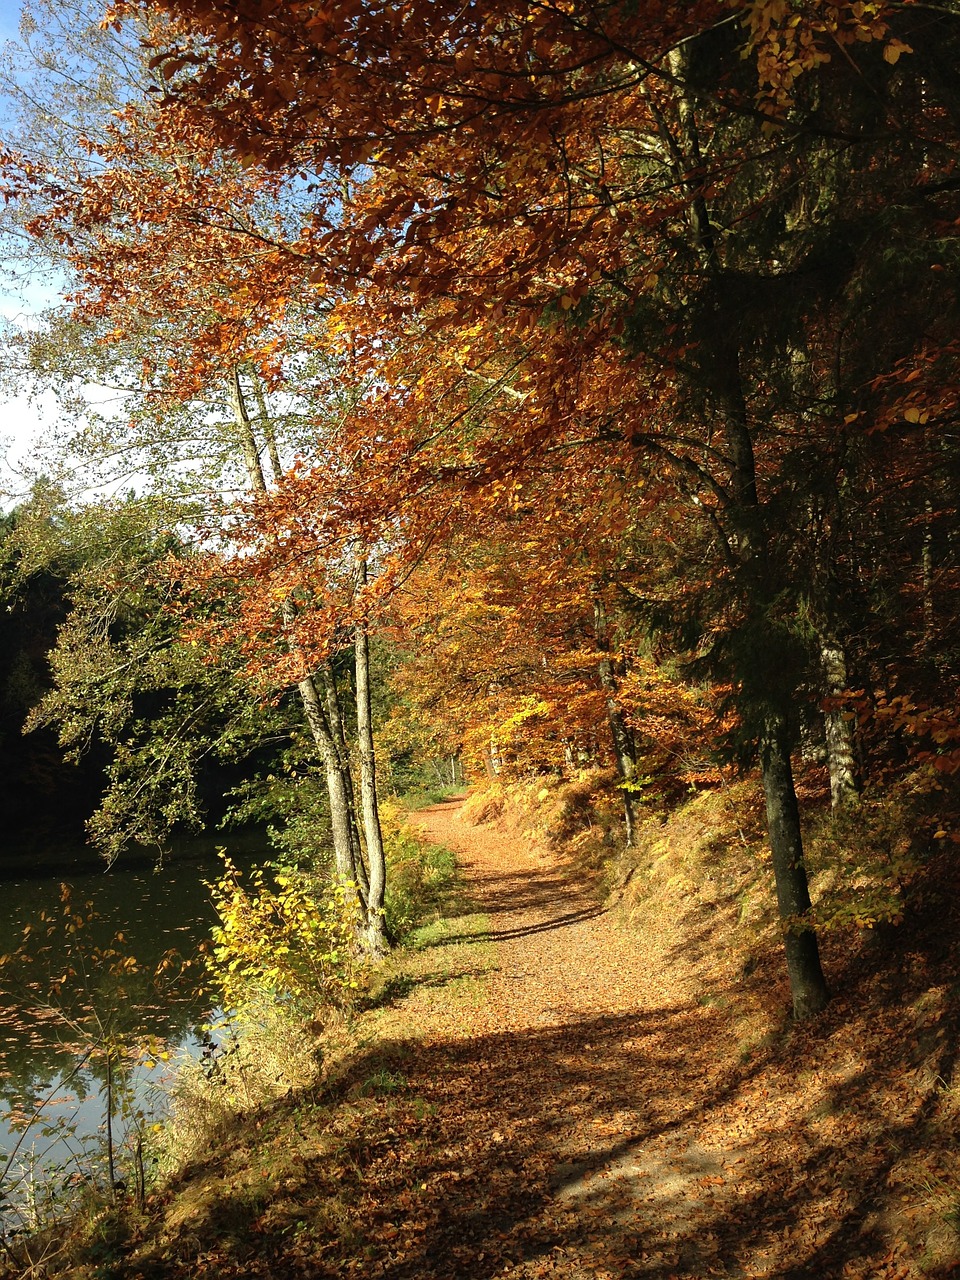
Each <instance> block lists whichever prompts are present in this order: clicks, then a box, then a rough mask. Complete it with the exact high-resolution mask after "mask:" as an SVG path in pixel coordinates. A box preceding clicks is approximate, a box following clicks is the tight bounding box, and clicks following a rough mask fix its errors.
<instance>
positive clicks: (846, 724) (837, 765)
mask: <svg viewBox="0 0 960 1280" xmlns="http://www.w3.org/2000/svg"><path fill="white" fill-rule="evenodd" d="M820 661H821V663H822V665H823V672H824V676H825V678H826V682H827V694H828V696H829V697H830V698H831V699H836V698H838V697H839V696H840V695H841V694H842V693H844V692H845V691H846V689H847V687H848V686H847V659H846V654H845V653H844V651H843V648H842V647H841V645H840V643H839V641H837V640H834V639H833V638H830V637H824V638H823V639H821V641H820ZM824 727H825V730H826V739H827V766H828V768H829V770H830V804H831V807H832V809H833V810H834V812H835V813H836V812H838V811H839V810H840V809H843V808H845V807H846V806H847V805H851V804H856V803H857V801H858V800H859V799H860V780H859V778H858V775H857V759H856V745H855V743H854V737H853V721H852V720H850V719H848V718H847V717H845V716H844V714H843V711H842V709H841V708H840V707H831V708H828V710H827V711H825V712H824Z"/></svg>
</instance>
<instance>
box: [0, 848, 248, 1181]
mask: <svg viewBox="0 0 960 1280" xmlns="http://www.w3.org/2000/svg"><path fill="white" fill-rule="evenodd" d="M243 861H244V862H245V864H246V865H250V864H251V863H252V862H254V861H256V859H254V858H252V857H250V858H245V859H244V860H243ZM219 870H220V864H219V862H218V861H217V860H216V859H212V858H205V859H201V860H189V861H188V860H182V859H181V860H178V861H176V862H167V863H166V864H165V865H163V866H162V867H160V868H158V869H156V870H154V869H152V868H147V867H142V866H138V867H129V868H124V867H123V866H122V865H119V864H118V865H116V866H115V867H113V868H112V869H111V870H109V871H100V872H87V873H83V874H80V875H72V876H71V877H70V880H69V882H67V883H66V885H65V887H64V886H63V885H62V883H61V879H60V878H49V879H32V880H15V881H6V882H5V883H3V884H2V885H0V939H3V941H2V943H0V946H2V948H3V949H4V950H5V951H6V953H7V958H6V959H5V961H4V963H3V964H2V965H0V1098H2V1100H3V1103H4V1112H5V1114H4V1116H3V1122H2V1123H0V1169H2V1167H3V1164H4V1162H5V1161H7V1162H9V1165H10V1168H9V1169H8V1170H7V1174H6V1179H5V1186H4V1188H3V1189H4V1190H6V1191H7V1194H8V1195H9V1192H10V1185H11V1183H12V1182H13V1181H15V1180H16V1179H15V1170H16V1168H17V1167H19V1166H24V1167H29V1168H33V1169H34V1171H35V1170H36V1167H37V1165H39V1166H41V1167H42V1166H43V1165H44V1164H46V1165H47V1166H50V1167H53V1168H55V1169H56V1170H57V1173H58V1176H62V1177H63V1178H65V1179H70V1178H83V1177H86V1176H88V1171H89V1166H90V1161H91V1159H92V1151H93V1149H94V1147H98V1148H99V1147H102V1143H103V1138H104V1136H105V1133H106V1131H107V1127H108V1126H107V1120H108V1117H109V1118H110V1120H111V1124H110V1130H111V1137H112V1138H113V1140H114V1143H115V1144H116V1145H117V1146H118V1147H119V1146H120V1145H122V1143H123V1140H124V1137H123V1135H124V1133H125V1132H127V1131H128V1130H130V1128H131V1125H132V1126H133V1127H134V1128H135V1129H137V1131H140V1130H141V1129H142V1127H143V1125H144V1124H145V1123H146V1122H147V1121H148V1120H149V1117H150V1114H151V1113H152V1112H154V1111H156V1110H157V1109H162V1102H163V1097H164V1093H165V1086H166V1083H167V1081H168V1078H169V1075H170V1071H171V1063H172V1060H173V1058H174V1056H176V1053H177V1052H187V1053H192V1054H198V1053H199V1052H200V1051H201V1037H200V1036H199V1035H198V1033H197V1028H198V1026H199V1025H200V1024H202V1023H203V1022H204V1021H205V1019H206V1018H207V1017H208V1009H209V1004H210V997H209V996H208V995H207V994H206V993H205V992H204V990H203V976H204V970H203V964H202V960H201V956H200V952H201V949H202V946H203V944H204V942H205V940H206V939H207V937H208V934H209V930H210V926H211V924H212V923H213V922H214V913H213V909H212V906H211V904H210V901H209V896H208V892H207V889H206V886H205V881H208V880H211V879H213V878H215V877H216V876H217V875H218V873H219Z"/></svg>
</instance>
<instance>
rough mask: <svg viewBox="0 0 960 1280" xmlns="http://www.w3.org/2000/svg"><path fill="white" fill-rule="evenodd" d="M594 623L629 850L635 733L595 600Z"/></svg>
mask: <svg viewBox="0 0 960 1280" xmlns="http://www.w3.org/2000/svg"><path fill="white" fill-rule="evenodd" d="M593 622H594V631H595V633H596V640H597V648H598V649H599V650H600V652H601V654H602V657H601V659H600V664H599V666H598V668H597V671H598V674H599V677H600V685H601V687H602V689H603V692H604V694H605V697H606V705H607V724H608V725H609V726H610V737H611V738H612V740H613V753H614V756H615V758H616V761H617V772H618V773H619V775H620V780H621V783H622V784H623V785H622V786H621V788H620V794H621V795H622V796H623V817H624V823H625V826H626V835H627V848H628V849H629V848H632V847H633V845H634V843H635V840H636V808H635V806H634V802H633V794H632V792H631V791H630V786H631V784H632V783H633V781H634V779H635V777H636V773H637V756H636V749H635V747H634V742H633V734H632V733H631V732H630V727H629V725H628V724H627V722H626V720H625V719H624V715H623V711H622V710H621V708H620V703H619V701H618V699H617V677H616V673H615V672H614V669H613V660H612V658H611V657H610V652H609V642H608V641H607V635H606V619H605V617H604V612H603V605H602V604H601V603H600V601H599V600H597V601H594V605H593Z"/></svg>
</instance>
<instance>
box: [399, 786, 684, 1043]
mask: <svg viewBox="0 0 960 1280" xmlns="http://www.w3.org/2000/svg"><path fill="white" fill-rule="evenodd" d="M461 808H462V805H461V804H459V803H457V802H447V803H446V804H440V805H434V806H432V807H431V808H430V809H426V810H423V811H421V812H420V813H418V814H417V815H416V825H418V826H419V827H420V828H421V829H422V830H423V831H424V833H425V834H426V835H427V837H428V838H429V839H430V840H431V841H432V842H433V843H435V844H442V845H446V846H447V848H450V849H453V850H454V851H455V852H456V854H457V856H458V861H459V863H460V866H461V868H462V869H463V871H464V873H465V875H466V877H467V879H468V881H469V884H470V893H471V896H472V897H473V898H474V899H475V900H476V902H477V904H478V907H479V909H480V910H482V911H483V912H484V914H485V915H487V916H488V917H489V919H490V937H491V939H492V940H493V941H494V942H495V943H496V954H497V958H496V966H495V969H494V970H493V972H492V973H491V974H490V975H489V976H488V977H487V980H486V984H485V985H486V994H487V1000H486V1003H485V1004H484V1006H483V1008H482V1009H481V1010H479V1011H478V1014H477V1018H476V1021H475V1022H474V1024H473V1030H474V1031H475V1032H481V1031H483V1032H498V1031H520V1030H525V1029H533V1028H540V1027H548V1026H554V1027H562V1026H566V1025H569V1024H570V1023H571V1022H575V1021H577V1020H579V1019H583V1018H590V1019H595V1018H597V1017H620V1016H623V1015H629V1014H639V1013H641V1012H649V1011H652V1010H655V1009H657V1008H662V1007H664V1006H669V1007H671V1008H676V1007H679V1006H683V1005H688V1004H689V1003H690V1001H691V999H692V998H693V996H694V993H695V990H696V988H697V985H698V984H697V981H696V978H695V976H694V975H692V974H691V973H690V972H689V970H688V966H686V965H685V964H684V962H683V960H682V958H681V955H680V948H679V947H678V945H677V944H678V939H677V937H676V936H675V935H674V933H673V931H672V930H670V928H669V925H668V924H667V923H666V922H664V925H663V928H662V931H660V932H658V933H657V934H654V935H650V934H648V935H647V936H646V937H645V938H644V943H643V946H640V945H638V942H637V939H636V937H635V936H629V935H628V934H627V933H626V932H624V931H622V930H619V929H617V928H616V927H614V925H613V923H612V920H611V917H610V914H609V913H608V912H606V911H605V910H604V909H603V908H602V907H601V906H599V905H598V903H597V900H596V897H595V896H594V895H591V894H590V893H588V892H587V890H586V887H585V886H584V885H582V884H579V883H577V881H576V880H575V879H573V878H572V877H571V875H570V873H569V871H568V870H567V869H566V868H565V867H563V866H562V865H561V864H559V863H558V862H557V860H556V859H555V858H552V857H551V856H550V855H549V854H547V853H545V852H543V851H542V850H539V849H537V848H535V847H534V846H532V845H531V844H529V843H525V842H523V841H522V840H520V839H518V838H517V837H512V838H511V837H510V836H508V835H507V834H506V833H505V832H504V831H503V830H501V829H500V828H498V827H497V826H480V827H474V826H470V825H467V824H466V823H464V822H463V821H462V818H461Z"/></svg>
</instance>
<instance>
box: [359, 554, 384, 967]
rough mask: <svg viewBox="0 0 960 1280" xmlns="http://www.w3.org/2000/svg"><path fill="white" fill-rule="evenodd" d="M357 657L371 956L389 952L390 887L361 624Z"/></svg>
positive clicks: (363, 572)
mask: <svg viewBox="0 0 960 1280" xmlns="http://www.w3.org/2000/svg"><path fill="white" fill-rule="evenodd" d="M366 582H367V565H366V561H364V560H361V562H360V572H359V583H360V586H361V588H363V587H364V586H366ZM354 655H355V660H356V674H357V741H358V746H359V753H360V807H361V812H362V813H363V833H364V836H365V838H366V844H367V859H368V862H369V866H370V885H369V890H368V893H367V919H366V945H367V950H368V951H369V952H370V953H371V954H372V955H382V954H383V953H384V952H385V951H386V949H387V937H386V933H385V930H384V914H383V906H384V894H385V892H386V885H387V864H386V856H385V854H384V848H383V832H382V830H381V827H380V811H379V807H378V805H377V757H376V751H375V748H374V741H373V718H372V714H371V705H370V641H369V637H368V635H367V626H366V623H365V622H364V621H362V620H361V621H359V622H358V623H357V625H356V630H355V633H354Z"/></svg>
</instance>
